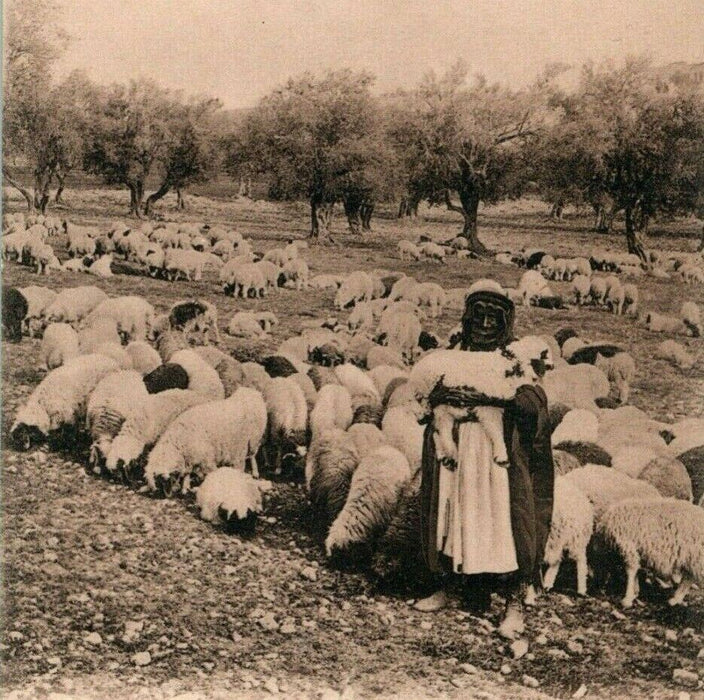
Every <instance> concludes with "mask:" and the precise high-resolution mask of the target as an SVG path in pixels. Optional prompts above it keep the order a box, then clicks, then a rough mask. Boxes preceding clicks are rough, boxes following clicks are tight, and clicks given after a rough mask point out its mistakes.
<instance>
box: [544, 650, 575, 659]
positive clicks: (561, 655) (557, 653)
mask: <svg viewBox="0 0 704 700" xmlns="http://www.w3.org/2000/svg"><path fill="white" fill-rule="evenodd" d="M547 654H548V656H552V657H553V659H562V660H566V659H569V658H570V655H569V654H568V653H567V652H566V651H563V650H562V649H548V651H547Z"/></svg>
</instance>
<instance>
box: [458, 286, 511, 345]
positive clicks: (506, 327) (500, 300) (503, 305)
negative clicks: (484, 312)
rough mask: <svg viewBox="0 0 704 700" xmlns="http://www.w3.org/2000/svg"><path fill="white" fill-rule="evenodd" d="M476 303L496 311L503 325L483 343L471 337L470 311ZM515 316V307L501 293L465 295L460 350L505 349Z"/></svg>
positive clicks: (489, 291) (480, 292)
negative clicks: (501, 318)
mask: <svg viewBox="0 0 704 700" xmlns="http://www.w3.org/2000/svg"><path fill="white" fill-rule="evenodd" d="M477 302H481V303H484V304H485V305H487V306H491V307H493V308H495V309H497V310H498V312H499V314H500V315H501V316H502V317H503V323H501V324H499V328H497V332H496V335H494V336H493V337H491V338H487V339H485V340H483V341H481V342H480V341H478V340H477V339H476V338H472V337H471V328H472V310H473V308H474V306H475V304H477ZM515 315H516V307H515V306H514V304H513V302H512V301H511V300H510V299H509V298H508V297H507V296H505V295H504V294H503V293H501V292H497V291H494V290H488V289H486V288H485V289H482V290H480V291H474V292H472V293H470V294H468V295H467V299H466V301H465V307H464V314H463V315H462V342H461V345H460V347H461V348H462V350H496V348H502V347H505V346H506V345H507V344H508V343H509V342H511V340H512V339H513V321H514V318H515Z"/></svg>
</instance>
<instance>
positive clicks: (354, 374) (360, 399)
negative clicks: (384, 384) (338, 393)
mask: <svg viewBox="0 0 704 700" xmlns="http://www.w3.org/2000/svg"><path fill="white" fill-rule="evenodd" d="M334 371H335V375H336V376H337V378H338V379H339V380H340V383H341V384H342V385H343V386H345V387H347V389H348V390H349V392H350V395H351V397H352V409H353V410H355V409H356V408H358V407H359V406H362V405H364V404H369V405H371V406H380V405H381V396H379V392H378V391H377V389H376V387H375V386H374V382H373V381H372V380H371V379H370V378H369V377H368V376H367V375H366V374H365V373H364V372H363V371H362V370H361V369H359V367H355V366H354V365H352V364H349V363H344V364H341V365H337V366H336V367H335V370H334Z"/></svg>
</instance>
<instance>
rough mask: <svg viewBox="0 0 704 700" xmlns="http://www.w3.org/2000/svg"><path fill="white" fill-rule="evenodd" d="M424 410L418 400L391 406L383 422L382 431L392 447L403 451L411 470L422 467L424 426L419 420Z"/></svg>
mask: <svg viewBox="0 0 704 700" xmlns="http://www.w3.org/2000/svg"><path fill="white" fill-rule="evenodd" d="M423 414H424V411H423V409H422V407H421V405H420V404H419V403H418V402H417V401H411V402H408V403H406V404H403V405H401V406H394V407H392V408H389V409H388V410H387V411H386V413H385V415H384V418H383V420H382V422H381V432H382V433H383V434H384V437H385V438H386V441H387V442H388V443H389V445H391V446H392V447H395V448H396V449H397V450H399V451H400V452H402V453H403V454H404V456H405V457H406V459H407V460H408V464H409V465H410V468H411V471H412V472H414V471H415V470H416V469H419V468H420V462H421V455H422V453H423V426H422V425H420V424H419V422H418V421H419V420H420V419H421V418H422V417H423Z"/></svg>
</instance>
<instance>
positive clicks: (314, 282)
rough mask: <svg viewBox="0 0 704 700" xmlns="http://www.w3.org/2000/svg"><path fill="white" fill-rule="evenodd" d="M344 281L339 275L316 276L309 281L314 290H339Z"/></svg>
mask: <svg viewBox="0 0 704 700" xmlns="http://www.w3.org/2000/svg"><path fill="white" fill-rule="evenodd" d="M342 282H343V280H342V279H341V278H340V277H339V276H338V275H315V277H312V278H311V279H310V281H309V283H308V284H309V286H310V287H312V288H313V289H335V290H337V289H339V288H340V286H341V285H342Z"/></svg>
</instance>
